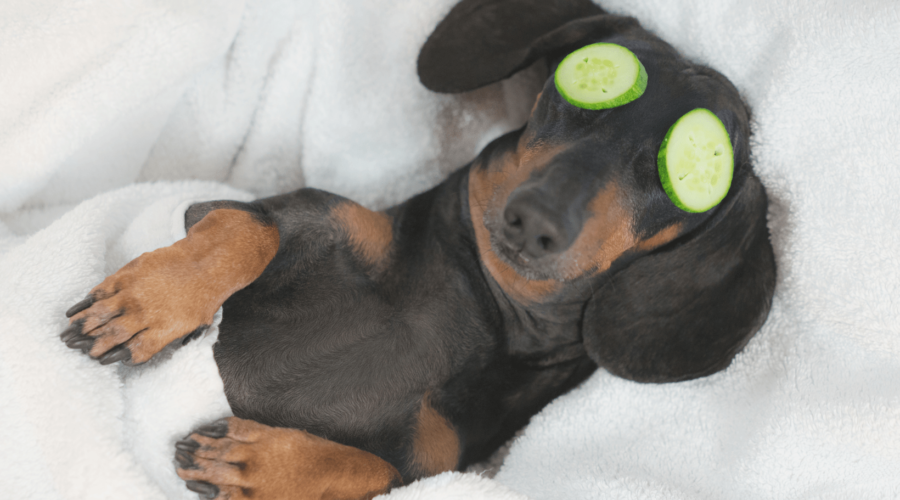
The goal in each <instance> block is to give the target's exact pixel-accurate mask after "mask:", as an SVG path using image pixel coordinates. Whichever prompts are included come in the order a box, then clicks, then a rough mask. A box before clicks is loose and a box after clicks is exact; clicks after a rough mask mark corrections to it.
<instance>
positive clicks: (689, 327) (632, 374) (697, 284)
mask: <svg viewBox="0 0 900 500" xmlns="http://www.w3.org/2000/svg"><path fill="white" fill-rule="evenodd" d="M742 177H743V183H742V184H743V185H742V186H732V189H733V190H736V191H733V192H732V195H730V196H729V197H728V198H726V200H725V201H724V202H723V204H722V205H720V206H719V208H718V211H717V213H716V214H714V215H713V216H712V217H711V218H710V219H709V220H708V221H706V222H705V224H704V225H703V226H701V227H699V228H698V229H697V230H695V231H694V232H693V233H692V234H691V235H688V236H687V237H686V240H685V241H678V240H676V241H675V242H673V243H671V244H669V245H668V246H666V247H662V248H660V249H658V250H657V251H655V252H653V253H650V254H648V255H645V256H643V257H640V258H638V259H636V260H635V261H633V262H632V263H631V264H630V265H629V266H628V267H626V268H624V269H622V270H621V271H619V272H618V273H616V274H615V275H613V276H612V277H611V278H610V280H609V281H608V282H606V283H605V284H604V285H603V286H602V288H601V289H599V290H597V291H596V292H595V293H594V296H593V297H592V298H591V300H590V301H589V302H588V304H587V306H586V308H585V311H584V316H583V318H582V321H583V323H582V335H583V337H584V345H585V349H586V350H587V352H588V354H589V355H590V357H591V358H592V359H593V360H594V361H595V362H597V364H598V365H600V366H601V367H603V368H605V369H606V370H608V371H610V372H611V373H613V374H615V375H618V376H620V377H623V378H627V379H630V380H635V381H639V382H674V381H678V380H687V379H691V378H696V377H702V376H706V375H710V374H712V373H714V372H717V371H719V370H722V369H724V368H725V367H727V366H728V365H729V364H730V363H731V360H732V358H733V357H734V356H735V354H737V352H738V351H740V350H741V348H743V347H744V345H745V344H746V343H747V341H749V339H750V337H752V336H753V334H754V333H755V332H756V330H757V329H758V328H759V327H760V326H762V324H763V322H764V321H765V319H766V316H767V314H768V311H769V307H770V305H771V299H772V293H773V291H774V287H775V258H774V255H773V253H772V247H771V244H770V243H769V232H768V229H767V227H766V210H767V201H766V195H765V191H764V190H763V187H762V185H761V184H760V182H759V180H758V179H757V178H756V177H755V176H754V175H752V174H749V175H746V176H742ZM729 198H730V200H729Z"/></svg>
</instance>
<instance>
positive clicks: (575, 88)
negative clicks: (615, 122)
mask: <svg viewBox="0 0 900 500" xmlns="http://www.w3.org/2000/svg"><path fill="white" fill-rule="evenodd" d="M553 81H554V83H556V90H558V91H559V93H560V95H562V96H563V97H564V98H565V99H566V100H567V101H569V102H570V103H571V104H573V105H575V106H578V107H579V108H585V109H609V108H615V107H616V106H621V105H623V104H628V103H629V102H631V101H633V100H635V99H637V98H638V97H640V96H641V95H642V94H643V93H644V90H646V88H647V70H646V69H644V65H643V64H641V61H639V60H638V58H637V57H636V56H635V55H634V53H632V52H631V51H630V50H628V49H626V48H625V47H622V46H621V45H616V44H614V43H595V44H592V45H587V46H585V47H582V48H580V49H578V50H576V51H575V52H572V53H571V54H569V55H567V56H566V57H565V58H564V59H563V60H562V62H561V63H559V66H557V67H556V74H555V75H554V77H553Z"/></svg>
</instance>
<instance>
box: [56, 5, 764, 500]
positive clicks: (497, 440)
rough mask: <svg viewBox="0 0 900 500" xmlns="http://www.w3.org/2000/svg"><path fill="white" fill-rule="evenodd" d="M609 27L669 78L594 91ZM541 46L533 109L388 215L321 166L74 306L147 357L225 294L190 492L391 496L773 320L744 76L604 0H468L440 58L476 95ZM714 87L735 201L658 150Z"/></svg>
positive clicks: (194, 329) (199, 328)
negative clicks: (587, 93)
mask: <svg viewBox="0 0 900 500" xmlns="http://www.w3.org/2000/svg"><path fill="white" fill-rule="evenodd" d="M601 41H602V42H609V43H615V44H619V45H621V46H624V47H627V48H628V49H630V50H631V51H632V52H633V53H634V54H635V55H636V56H637V58H638V59H639V60H640V61H641V62H642V64H643V65H644V67H645V68H646V72H647V75H648V83H647V87H646V91H645V93H644V94H643V95H642V96H641V97H640V98H638V99H637V100H635V101H633V102H630V103H628V104H625V105H622V106H619V107H616V108H612V109H605V110H587V109H582V108H579V107H576V106H573V105H571V104H569V103H568V102H567V101H566V100H565V99H563V97H561V95H560V94H559V92H558V91H557V89H556V87H555V86H554V82H553V77H552V74H553V70H554V68H555V66H556V65H557V64H558V63H559V61H560V60H561V59H562V58H563V57H564V56H565V55H567V54H569V53H570V52H572V51H573V50H576V49H578V48H580V47H582V46H584V45H587V44H590V43H594V42H601ZM535 63H537V64H544V65H545V66H546V68H547V69H548V70H549V71H550V77H549V78H548V79H547V82H546V84H545V85H544V87H543V90H542V91H541V92H540V94H538V96H537V98H536V101H535V103H534V107H533V110H532V112H531V115H530V117H529V118H528V121H527V123H526V124H525V125H524V126H523V127H522V128H520V129H519V130H516V131H514V132H510V133H508V134H506V135H503V136H501V137H499V138H498V139H496V140H494V141H493V142H491V143H490V144H489V145H488V146H486V147H485V148H484V150H483V151H481V153H479V154H478V156H477V157H476V158H475V159H474V160H473V161H472V162H471V163H469V164H468V165H466V166H464V167H463V168H461V169H460V170H458V171H456V172H455V173H454V174H452V175H450V177H449V178H448V179H446V180H445V181H444V182H442V183H441V184H440V185H438V186H436V187H434V188H433V189H431V190H429V191H426V192H424V193H421V194H418V195H416V196H413V197H412V198H410V199H409V200H407V201H405V202H403V203H401V204H399V205H397V206H394V207H392V208H389V209H387V210H384V211H380V212H375V211H371V210H368V209H366V208H364V207H362V206H360V205H358V204H357V203H354V202H353V201H350V200H348V199H345V198H343V197H341V196H337V195H334V194H330V193H327V192H324V191H320V190H317V189H312V188H304V189H300V190H298V191H295V192H292V193H289V194H284V195H279V196H274V197H271V198H266V199H260V200H257V201H254V202H251V203H243V202H236V201H213V202H205V203H198V204H195V205H192V206H191V207H190V208H189V209H188V210H187V212H186V214H185V226H186V228H187V229H188V232H187V237H186V238H184V239H183V240H180V241H178V242H176V243H175V244H173V245H171V246H169V247H165V248H160V249H157V250H155V251H152V252H149V253H145V254H143V255H141V256H140V257H138V258H137V259H135V260H134V261H132V262H130V263H129V264H127V265H126V266H124V267H123V268H122V269H120V270H119V271H118V272H116V273H115V274H113V275H111V276H109V277H108V278H106V279H105V280H104V281H103V282H102V283H100V284H99V285H98V286H96V287H95V288H93V289H92V290H91V291H90V294H89V295H88V296H87V298H86V299H85V300H83V301H81V302H79V303H78V304H76V305H75V306H73V307H72V308H71V309H70V310H69V311H68V312H67V316H68V317H69V318H70V325H69V327H68V328H67V329H66V330H65V331H63V333H62V334H61V338H62V340H63V341H64V342H66V344H67V345H68V346H69V347H72V348H75V349H82V350H83V351H84V352H85V353H87V354H88V355H90V356H91V357H92V358H95V359H97V360H99V362H100V363H104V364H108V363H114V362H118V361H123V362H126V363H130V364H137V363H143V362H145V361H147V360H148V359H150V358H151V357H152V356H154V355H155V354H156V353H158V352H159V351H160V350H161V349H162V348H163V347H165V346H166V345H168V344H170V343H172V342H174V341H176V340H179V339H181V340H182V341H183V342H187V341H188V340H190V339H192V338H195V337H197V336H198V335H200V334H201V333H202V332H203V330H204V329H205V328H207V327H208V326H209V325H210V324H211V323H212V321H213V315H214V314H215V313H216V311H217V310H218V309H219V307H220V306H221V307H224V312H223V318H222V321H221V324H220V325H219V337H218V342H217V343H216V344H215V347H214V355H215V361H216V363H217V365H218V368H219V371H220V374H221V376H222V380H223V381H224V386H225V394H226V396H227V398H228V402H229V404H230V406H231V408H232V410H233V412H234V415H235V416H234V417H231V418H227V419H223V420H219V421H216V422H213V423H210V424H207V425H204V426H201V427H199V428H197V429H195V430H194V431H193V432H192V433H190V434H189V435H188V436H187V437H186V438H185V439H183V440H181V441H179V442H178V443H177V444H176V453H175V461H176V464H177V465H176V467H177V473H178V475H179V476H180V477H181V478H182V479H184V480H185V481H187V483H186V484H187V487H188V488H189V489H191V490H193V491H195V492H198V493H199V494H200V495H201V496H202V497H204V498H223V499H224V498H228V499H235V500H237V499H247V498H254V499H277V498H316V499H318V498H341V499H344V498H346V499H356V498H372V497H373V496H375V495H378V494H380V493H384V492H386V491H389V490H390V489H391V488H392V487H396V486H398V485H401V484H405V483H409V482H410V481H413V480H415V479H417V478H421V477H425V476H430V475H434V474H437V473H440V472H442V471H448V470H457V469H463V468H465V467H466V466H467V465H469V464H472V463H475V462H478V461H481V460H483V459H485V458H486V457H488V456H489V455H490V454H491V453H492V452H493V451H494V450H496V449H497V448H498V447H499V446H500V445H502V444H503V443H505V442H506V441H507V440H508V439H510V438H511V437H512V436H513V435H514V433H515V432H516V430H518V429H520V428H521V427H523V426H524V425H525V424H526V423H527V422H528V420H529V418H530V417H531V416H532V415H534V414H535V413H536V412H538V411H539V410H540V409H541V408H543V407H544V406H545V405H546V404H548V403H549V402H550V401H551V400H553V399H554V398H556V397H557V396H559V395H560V394H563V393H565V392H566V391H568V390H570V389H571V388H573V387H575V386H576V385H578V384H579V383H580V382H582V381H584V380H585V379H586V378H587V377H588V376H589V375H590V374H591V373H592V372H594V370H596V369H597V368H598V367H600V368H603V369H605V370H607V371H609V372H611V373H613V374H615V375H617V376H619V377H624V378H626V379H630V380H634V381H638V382H650V383H662V382H673V381H680V380H687V379H692V378H696V377H703V376H707V375H709V374H712V373H715V372H717V371H719V370H722V369H724V368H725V367H727V366H728V365H729V363H730V362H731V360H732V358H733V357H734V356H735V354H736V353H738V352H739V351H740V350H741V349H742V348H743V346H744V345H745V344H746V343H747V342H748V340H749V339H750V337H751V336H752V335H753V334H754V333H755V332H756V331H757V330H758V329H759V327H760V326H761V325H762V323H763V322H764V321H765V319H766V316H767V314H768V311H769V307H770V304H771V298H772V294H773V291H774V287H775V260H774V255H773V252H772V247H771V244H770V242H769V233H768V228H767V226H766V212H767V206H768V203H767V198H766V193H765V190H764V188H763V186H762V184H761V183H760V181H759V179H758V178H757V177H756V175H755V174H754V173H753V170H752V167H751V164H750V149H749V133H750V128H749V119H750V117H749V110H748V108H747V106H746V105H745V104H744V103H743V101H742V100H741V97H740V95H739V93H738V91H737V90H736V89H735V87H734V86H733V85H732V84H731V83H730V82H729V81H728V80H727V79H726V78H725V77H723V76H722V75H721V74H719V73H717V72H716V71H714V70H712V69H710V68H707V67H704V66H702V65H698V64H695V63H692V62H690V61H688V60H686V59H685V58H683V57H682V56H680V55H679V54H678V52H677V51H676V50H675V49H674V48H672V47H671V46H670V45H668V44H667V43H665V42H664V41H662V40H660V39H659V38H657V37H656V36H654V35H653V34H651V33H649V32H648V31H646V30H645V29H643V28H642V27H641V26H640V24H639V23H638V22H637V21H636V20H635V19H633V18H630V17H621V16H616V15H610V14H608V13H606V12H605V11H604V10H602V9H601V8H600V7H598V6H596V5H595V4H593V3H592V2H590V1H588V0H565V1H557V2H547V1H545V0H509V1H504V2H496V1H488V0H463V1H462V2H460V3H459V4H457V5H456V6H455V7H454V8H453V9H452V10H451V11H450V12H449V14H448V15H447V17H446V18H445V19H444V20H443V21H442V22H441V23H440V24H439V25H438V26H437V27H436V29H435V30H434V32H433V33H432V34H431V36H430V37H429V38H428V40H427V41H426V43H425V44H424V46H423V47H422V49H421V52H420V54H419V59H418V72H419V78H420V80H421V81H422V83H423V84H424V85H425V86H426V87H428V88H430V89H432V90H434V91H438V92H463V91H468V90H472V89H476V88H478V87H481V86H483V85H487V84H489V83H492V82H496V81H499V80H502V79H504V78H506V77H508V76H510V75H512V74H514V73H516V72H517V71H520V70H522V69H524V68H526V67H529V66H531V65H532V64H535ZM698 107H703V108H706V109H709V110H711V111H712V112H713V113H714V114H715V115H716V116H717V117H718V118H719V119H720V120H721V121H722V123H723V124H724V125H725V127H726V129H727V131H728V133H729V136H730V138H731V140H732V147H733V150H734V160H735V163H734V165H735V170H734V177H733V182H732V185H731V187H730V190H729V192H728V194H727V195H726V196H725V198H724V199H723V200H722V201H721V202H720V203H719V204H718V205H717V206H716V207H714V208H713V209H710V210H708V211H706V212H702V213H688V212H686V211H683V210H681V209H680V208H678V207H677V206H675V205H674V204H673V202H672V201H671V200H670V199H669V197H668V196H667V195H666V193H665V191H664V188H663V186H662V185H661V181H660V177H659V173H658V167H657V154H658V152H659V149H660V145H661V143H662V141H663V139H664V137H665V136H666V132H667V130H668V129H669V127H670V126H671V125H672V124H673V123H675V121H676V120H678V118H679V117H681V116H683V115H684V114H685V113H687V112H689V111H691V110H693V109H695V108H698ZM186 383H189V381H186Z"/></svg>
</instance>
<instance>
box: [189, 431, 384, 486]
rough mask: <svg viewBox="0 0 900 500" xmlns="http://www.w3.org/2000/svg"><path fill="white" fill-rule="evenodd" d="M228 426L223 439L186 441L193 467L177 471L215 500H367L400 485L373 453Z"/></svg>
mask: <svg viewBox="0 0 900 500" xmlns="http://www.w3.org/2000/svg"><path fill="white" fill-rule="evenodd" d="M226 420H227V422H228V430H227V434H226V435H225V437H222V438H218V439H216V438H210V437H206V436H202V435H200V434H197V433H193V434H191V435H190V436H189V438H188V439H189V440H193V441H195V442H197V443H199V445H200V446H199V447H198V448H197V449H196V451H193V452H188V454H189V455H190V456H191V459H192V461H193V466H190V467H189V468H184V467H179V468H178V470H177V472H178V476H179V477H181V478H182V479H184V480H185V481H191V480H193V481H203V482H206V483H210V484H213V485H215V486H216V487H217V488H218V490H219V495H218V496H217V497H216V498H219V499H224V498H229V499H233V500H243V499H249V498H253V499H257V500H259V499H262V500H280V499H295V500H304V499H326V498H327V499H371V498H373V497H375V496H377V495H380V494H382V493H385V492H387V491H388V490H390V488H391V487H393V486H397V485H400V484H401V478H400V473H399V472H397V469H395V468H394V467H393V466H391V465H390V464H389V463H387V462H385V461H384V460H382V459H381V458H378V457H377V456H375V455H373V454H371V453H368V452H365V451H362V450H360V449H357V448H351V447H349V446H344V445H342V444H339V443H335V442H334V441H328V440H327V439H323V438H320V437H317V436H314V435H312V434H309V433H307V432H303V431H299V430H296V429H286V428H281V427H269V426H267V425H263V424H260V423H258V422H254V421H251V420H243V419H240V418H237V417H231V418H228V419H226Z"/></svg>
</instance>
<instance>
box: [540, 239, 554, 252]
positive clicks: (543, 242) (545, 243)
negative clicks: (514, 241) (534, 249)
mask: <svg viewBox="0 0 900 500" xmlns="http://www.w3.org/2000/svg"><path fill="white" fill-rule="evenodd" d="M537 240H538V245H540V247H541V249H542V250H544V251H549V250H550V246H551V245H553V240H552V239H551V238H550V237H549V236H539V237H538V239H537Z"/></svg>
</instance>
